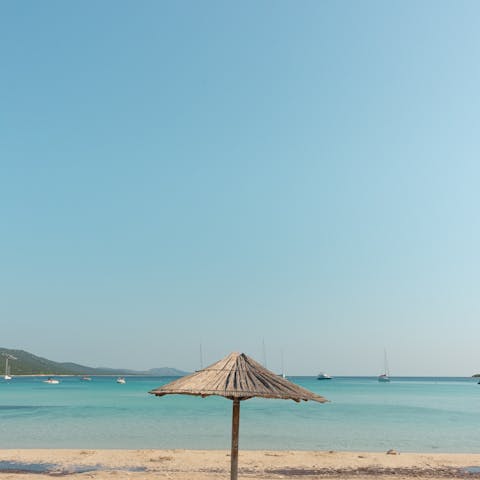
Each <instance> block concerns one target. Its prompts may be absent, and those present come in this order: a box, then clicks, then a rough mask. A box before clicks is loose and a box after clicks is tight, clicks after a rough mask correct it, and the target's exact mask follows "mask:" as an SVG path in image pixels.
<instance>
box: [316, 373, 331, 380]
mask: <svg viewBox="0 0 480 480" xmlns="http://www.w3.org/2000/svg"><path fill="white" fill-rule="evenodd" d="M331 379H332V377H331V376H330V375H328V373H325V372H320V373H319V374H318V375H317V380H331Z"/></svg>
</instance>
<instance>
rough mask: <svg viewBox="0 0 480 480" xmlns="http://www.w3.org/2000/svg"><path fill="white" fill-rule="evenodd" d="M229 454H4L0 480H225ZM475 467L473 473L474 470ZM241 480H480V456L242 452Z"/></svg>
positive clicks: (0, 460)
mask: <svg viewBox="0 0 480 480" xmlns="http://www.w3.org/2000/svg"><path fill="white" fill-rule="evenodd" d="M229 462H230V455H229V452H228V451H210V450H89V449H84V450H57V449H45V450H37V449H32V450H17V449H12V450H8V449H7V450H2V451H0V479H2V480H3V479H16V480H20V479H25V480H30V479H32V480H33V479H35V480H40V479H41V478H43V477H49V478H50V477H52V476H67V477H69V478H77V477H78V478H89V479H90V478H94V479H98V480H106V479H113V478H115V479H123V478H129V479H139V480H143V479H152V480H153V479H154V478H155V479H171V480H217V479H226V478H229V468H230V464H229ZM472 467H477V468H472ZM239 478H246V479H251V480H256V479H258V480H260V479H262V480H264V479H272V480H273V479H282V478H291V479H316V478H319V479H320V478H335V479H350V478H355V479H358V480H362V479H371V478H376V479H380V480H381V479H385V480H387V479H397V480H398V479H411V478H415V479H429V480H434V479H445V478H470V479H474V478H480V454H418V453H402V452H391V453H388V454H387V453H386V452H385V453H362V452H333V451H330V452H321V451H316V452H303V451H242V452H240V465H239Z"/></svg>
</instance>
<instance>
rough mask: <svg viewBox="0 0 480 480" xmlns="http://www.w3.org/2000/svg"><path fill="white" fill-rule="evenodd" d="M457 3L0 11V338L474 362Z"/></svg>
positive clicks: (465, 35)
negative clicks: (385, 350) (200, 346)
mask: <svg viewBox="0 0 480 480" xmlns="http://www.w3.org/2000/svg"><path fill="white" fill-rule="evenodd" d="M479 18H480V3H479V2H477V1H473V0H472V1H461V0H460V1H437V0H435V1H433V0H432V1H417V0H414V1H413V0H412V1H401V2H385V1H383V0H378V1H369V0H366V1H362V2H356V1H353V0H352V1H321V0H315V1H306V0H302V1H300V2H298V1H281V0H275V1H273V0H271V1H261V2H259V1H257V0H255V1H245V2H237V3H236V2H225V1H223V0H222V1H202V2H198V1H196V0H195V1H194V0H192V1H179V2H176V1H170V2H167V1H147V0H143V1H132V0H130V1H122V0H111V1H108V0H105V1H102V2H80V1H70V2H65V1H63V0H57V1H52V0H44V1H42V2H39V1H36V0H30V1H28V0H26V1H22V2H2V3H1V5H0V66H1V74H0V165H1V167H0V218H1V222H0V252H1V253H0V258H1V262H0V264H1V265H0V319H1V337H0V338H1V341H0V346H3V347H9V348H22V349H25V350H28V351H31V352H33V353H36V354H38V355H41V356H46V357H48V358H51V359H53V360H58V361H67V360H68V361H75V362H79V363H84V364H87V365H92V366H100V365H101V366H114V367H131V368H150V367H158V366H166V365H169V366H175V367H178V368H182V369H185V370H193V369H196V368H198V367H199V362H200V360H199V345H200V344H202V345H203V351H204V356H205V358H204V362H205V364H206V363H210V362H213V361H215V360H217V359H218V358H220V357H222V356H224V355H226V354H227V353H229V352H230V351H233V350H238V351H244V352H246V353H248V354H250V355H252V356H254V357H256V358H258V359H259V360H262V356H263V354H262V339H264V341H265V345H266V352H267V363H268V367H270V368H272V369H274V370H279V369H280V356H281V354H280V352H281V351H282V350H283V351H284V358H285V366H286V370H287V373H291V374H307V375H308V374H315V373H317V372H318V371H319V370H326V371H328V372H329V373H331V374H334V375H342V374H343V375H345V374H358V375H361V374H366V375H369V374H370V375H376V374H378V373H380V370H381V368H382V365H383V349H384V348H386V349H387V351H388V356H389V362H390V368H391V372H392V375H409V374H412V375H437V374H438V375H470V374H473V373H475V372H478V371H480V354H479V353H478V339H479V338H480V321H479V319H480V295H479V285H480V262H479V260H480V224H479V201H480V188H479V186H480V163H479V160H480V156H479V153H480V95H479V85H480V62H479V52H480V29H479V28H478V19H479Z"/></svg>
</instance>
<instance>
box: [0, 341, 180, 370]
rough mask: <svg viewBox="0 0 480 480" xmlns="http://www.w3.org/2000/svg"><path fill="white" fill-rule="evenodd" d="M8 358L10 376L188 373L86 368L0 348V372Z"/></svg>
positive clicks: (164, 368)
mask: <svg viewBox="0 0 480 480" xmlns="http://www.w3.org/2000/svg"><path fill="white" fill-rule="evenodd" d="M8 356H11V357H14V358H15V360H13V359H10V360H9V366H10V373H11V374H12V375H152V376H159V377H162V376H163V377H176V376H183V375H186V374H187V373H188V372H184V371H182V370H178V369H176V368H171V367H161V368H151V369H150V370H145V371H137V370H129V369H122V368H105V367H99V368H95V367H87V366H85V365H79V364H77V363H72V362H54V361H52V360H48V359H46V358H43V357H38V356H36V355H34V354H32V353H29V352H26V351H25V350H14V349H9V348H3V347H0V361H1V362H2V364H3V365H2V364H0V371H3V369H4V367H5V361H6V358H7V357H8Z"/></svg>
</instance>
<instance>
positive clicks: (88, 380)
mask: <svg viewBox="0 0 480 480" xmlns="http://www.w3.org/2000/svg"><path fill="white" fill-rule="evenodd" d="M91 381H92V377H87V376H86V375H85V376H84V377H82V382H91Z"/></svg>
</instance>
